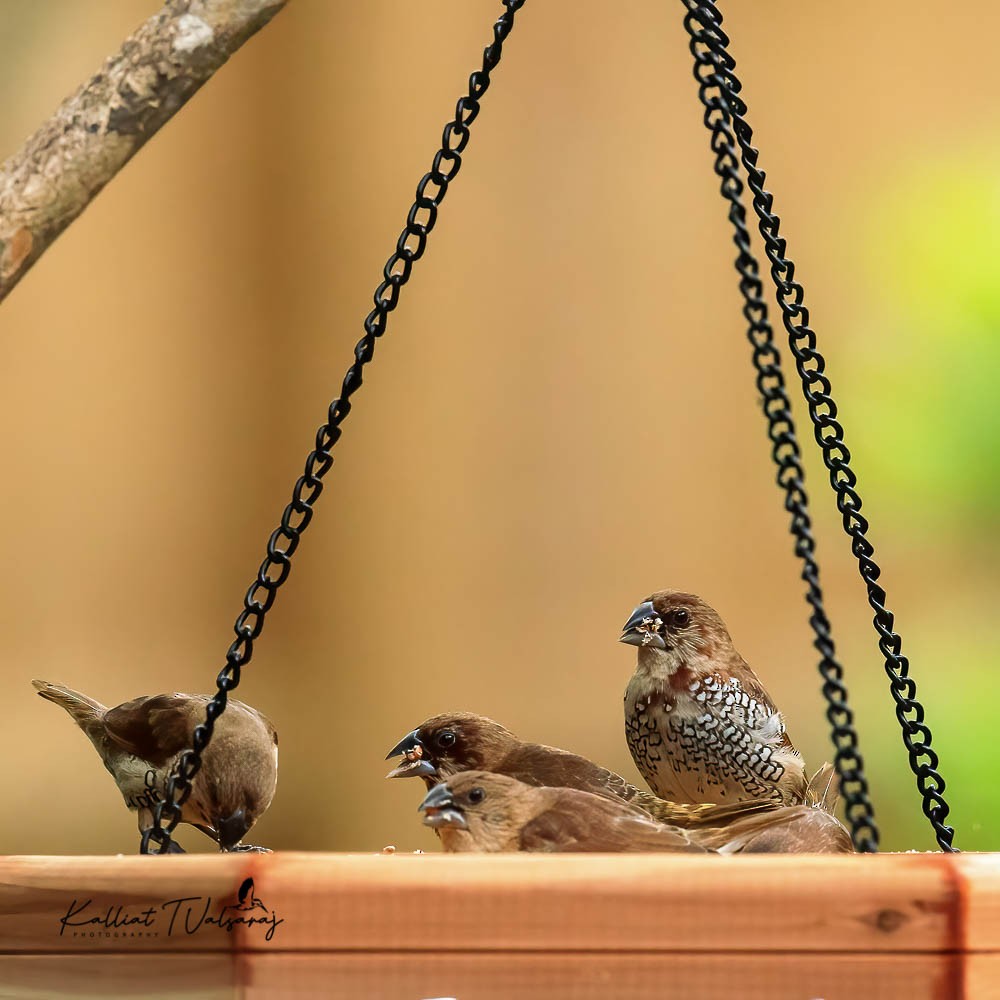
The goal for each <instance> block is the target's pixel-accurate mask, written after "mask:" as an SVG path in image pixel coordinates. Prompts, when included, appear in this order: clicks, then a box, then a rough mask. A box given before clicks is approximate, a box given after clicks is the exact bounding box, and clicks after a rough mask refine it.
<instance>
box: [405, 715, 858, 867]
mask: <svg viewBox="0 0 1000 1000" xmlns="http://www.w3.org/2000/svg"><path fill="white" fill-rule="evenodd" d="M400 754H402V755H404V758H405V759H404V760H403V762H402V763H401V764H399V766H397V767H395V768H393V769H392V770H391V771H390V772H389V774H388V775H387V777H390V778H401V777H421V778H423V780H424V783H425V785H426V786H427V788H428V789H430V788H433V787H434V786H435V785H436V784H439V783H441V782H444V781H447V780H448V779H450V778H451V777H452V776H453V775H455V774H458V773H460V772H463V771H469V770H483V771H489V772H491V773H493V774H502V775H506V776H507V777H511V778H516V779H517V780H519V781H522V782H524V783H525V784H527V785H533V786H536V787H558V788H574V789H577V790H579V791H585V792H590V793H592V794H595V795H601V796H604V797H605V798H617V799H620V800H622V801H625V802H628V803H629V804H630V805H632V806H634V807H636V808H639V809H641V810H642V811H643V812H645V813H646V814H647V815H648V816H649V817H650V818H651V819H653V820H655V821H657V822H659V823H666V824H669V825H671V826H676V827H679V828H680V829H683V830H685V831H687V832H688V835H689V836H690V838H691V839H692V840H693V841H694V842H696V843H697V844H699V845H700V846H703V847H707V848H710V849H712V850H717V851H720V852H721V853H736V852H747V853H764V852H777V851H780V852H784V853H842V852H850V851H853V846H852V844H851V838H850V835H849V834H848V832H847V830H846V829H845V828H844V827H843V826H842V825H841V823H840V822H839V821H838V820H837V819H836V818H835V817H834V816H833V809H834V806H835V804H836V783H835V777H834V775H833V773H832V768H831V766H830V765H828V764H827V765H824V767H822V768H821V769H820V770H819V771H817V773H816V774H815V775H814V776H813V778H812V780H811V781H810V783H809V790H808V792H807V794H806V797H805V804H801V805H795V806H780V805H779V804H778V803H777V802H775V801H774V800H773V799H756V800H744V801H740V802H731V803H725V804H719V803H714V802H711V803H680V802H670V801H667V800H665V799H661V798H659V797H658V796H656V795H654V794H652V793H651V792H647V791H643V790H642V789H639V788H636V787H635V785H633V784H630V783H629V782H628V781H626V780H625V779H624V778H623V777H622V776H621V775H620V774H616V773H615V772H614V771H611V770H609V769H608V768H606V767H602V766H601V765H600V764H595V763H594V762H593V761H591V760H588V759H587V758H586V757H582V756H580V755H579V754H575V753H570V752H568V751H566V750H560V749H558V748H556V747H550V746H545V745H543V744H540V743H526V742H524V741H523V740H520V739H518V738H517V737H516V736H515V735H514V734H513V733H512V732H511V731H510V730H509V729H506V728H505V727H504V726H502V725H500V723H498V722H494V721H493V720H492V719H487V718H486V717H484V716H481V715H475V714H473V713H471V712H456V713H452V714H442V715H436V716H433V717H432V718H430V719H427V720H426V721H425V722H423V723H421V725H420V726H418V727H417V728H416V729H415V730H413V732H411V733H408V734H407V735H406V736H404V737H403V739H402V740H400V741H399V743H397V744H396V746H394V747H393V748H392V750H390V751H389V754H388V757H395V756H398V755H400ZM388 757H387V759H388Z"/></svg>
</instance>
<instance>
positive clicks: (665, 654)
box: [620, 590, 807, 805]
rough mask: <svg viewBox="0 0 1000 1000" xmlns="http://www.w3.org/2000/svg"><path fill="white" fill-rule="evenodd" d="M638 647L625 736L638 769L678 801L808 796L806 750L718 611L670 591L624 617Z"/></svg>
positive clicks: (627, 634)
mask: <svg viewBox="0 0 1000 1000" xmlns="http://www.w3.org/2000/svg"><path fill="white" fill-rule="evenodd" d="M620 641H621V642H624V643H628V644H630V645H632V646H636V647H638V663H637V664H636V670H635V673H634V674H633V676H632V679H631V680H630V681H629V684H628V688H627V689H626V691H625V735H626V738H627V740H628V745H629V749H630V751H631V753H632V758H633V760H634V761H635V764H636V767H637V768H638V769H639V772H640V773H641V774H642V776H643V778H645V779H646V781H647V783H648V784H649V787H650V788H652V790H653V791H654V792H655V793H656V794H657V795H659V796H660V797H661V798H665V799H670V800H672V801H675V802H720V803H721V802H737V801H741V800H746V799H772V800H774V801H775V802H778V803H782V804H786V805H790V804H799V803H802V802H803V801H805V796H806V788H807V781H806V776H805V765H804V763H803V760H802V756H801V754H800V753H799V752H798V751H797V750H796V749H795V747H794V746H793V745H792V741H791V740H790V739H789V737H788V734H787V733H786V732H785V722H784V719H783V718H782V716H781V713H780V712H779V711H778V710H777V708H775V706H774V703H773V701H772V700H771V697H770V695H769V694H768V693H767V691H766V690H765V688H764V686H763V684H761V682H760V679H759V678H758V677H757V675H756V674H755V673H754V672H753V670H752V669H751V668H750V666H749V664H747V662H746V661H745V660H744V659H743V657H742V656H740V654H739V653H738V652H737V651H736V649H735V647H734V646H733V641H732V639H731V638H730V636H729V632H728V630H727V629H726V626H725V623H724V622H723V621H722V618H720V617H719V614H718V612H717V611H715V610H714V609H713V608H712V607H710V606H709V605H708V604H706V603H705V602H704V601H703V600H702V599H701V598H700V597H696V596H695V595H694V594H685V593H680V592H678V591H675V590H661V591H659V592H658V593H655V594H653V595H652V596H651V597H649V598H647V599H646V600H645V601H643V602H642V603H641V604H640V605H639V606H638V607H637V608H636V609H635V610H634V611H633V612H632V615H631V617H630V618H629V619H628V621H627V622H626V623H625V627H624V629H623V633H622V636H621V640H620Z"/></svg>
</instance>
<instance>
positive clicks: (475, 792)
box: [469, 788, 486, 806]
mask: <svg viewBox="0 0 1000 1000" xmlns="http://www.w3.org/2000/svg"><path fill="white" fill-rule="evenodd" d="M485 798H486V792H484V791H483V790H482V789H481V788H473V789H471V790H470V792H469V801H470V802H471V803H472V804H473V805H474V806H476V805H479V803H480V802H482V801H483V799H485Z"/></svg>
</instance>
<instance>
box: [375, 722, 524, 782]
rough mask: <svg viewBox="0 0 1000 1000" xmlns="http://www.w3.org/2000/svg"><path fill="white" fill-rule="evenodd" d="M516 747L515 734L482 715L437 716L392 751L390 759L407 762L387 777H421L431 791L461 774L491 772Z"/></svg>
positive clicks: (405, 738) (409, 734)
mask: <svg viewBox="0 0 1000 1000" xmlns="http://www.w3.org/2000/svg"><path fill="white" fill-rule="evenodd" d="M516 744H517V738H516V737H515V736H514V734H513V733H511V732H510V731H509V730H507V729H504V727H503V726H501V725H500V723H498V722H494V721H493V720H492V719H487V718H485V717H484V716H482V715H474V714H473V713H471V712H456V713H452V714H450V715H435V716H434V717H433V718H430V719H428V720H427V721H426V722H423V723H421V725H419V726H418V727H417V728H416V729H414V730H413V732H412V733H407V734H406V736H404V737H403V738H402V739H401V740H400V741H399V742H398V743H397V744H396V745H395V746H394V747H393V748H392V749H391V750H390V751H389V753H388V754H387V755H386V758H385V759H386V760H389V759H390V758H391V757H398V756H399V755H400V754H402V755H403V758H404V759H403V762H402V763H401V764H400V765H399V766H398V767H394V768H393V769H392V770H391V771H390V772H389V773H388V774H387V775H386V777H387V778H414V777H421V778H423V779H424V781H425V783H426V784H427V787H428V788H430V787H432V786H433V785H435V784H437V782H439V781H444V780H446V779H447V778H448V777H450V776H451V775H453V774H457V773H458V772H459V771H470V770H483V771H488V770H490V768H491V767H492V766H493V765H495V764H496V763H497V762H498V761H500V760H501V759H502V758H503V757H504V755H505V754H506V753H507V752H508V751H509V750H511V749H512V748H513V747H514V746H516Z"/></svg>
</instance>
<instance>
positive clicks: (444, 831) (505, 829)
mask: <svg viewBox="0 0 1000 1000" xmlns="http://www.w3.org/2000/svg"><path fill="white" fill-rule="evenodd" d="M538 791H539V790H538V789H536V788H531V787H530V786H528V785H524V784H522V783H521V782H520V781H518V780H517V779H515V778H508V777H507V776H506V775H503V774H492V773H490V772H488V771H462V772H460V773H458V774H455V775H453V776H452V777H450V778H449V779H448V780H447V781H444V782H442V783H441V784H439V785H435V786H434V787H433V788H432V789H431V790H430V791H429V792H428V793H427V795H426V796H424V801H423V802H421V803H420V805H419V807H418V808H419V810H420V812H422V813H423V814H424V824H425V825H426V826H430V827H433V828H434V829H436V830H437V831H438V832H439V833H440V834H441V839H442V842H443V843H444V845H445V849H446V850H456V849H458V850H462V849H464V850H469V849H472V850H479V851H500V850H504V849H507V843H508V841H509V840H510V838H511V836H512V835H514V834H515V833H516V829H517V827H518V823H517V818H516V816H515V815H514V813H515V811H516V810H515V808H514V806H515V804H516V802H517V799H518V796H519V794H522V793H523V794H524V795H527V796H531V795H533V794H535V793H537V792H538ZM459 844H461V845H463V846H458V845H459Z"/></svg>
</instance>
